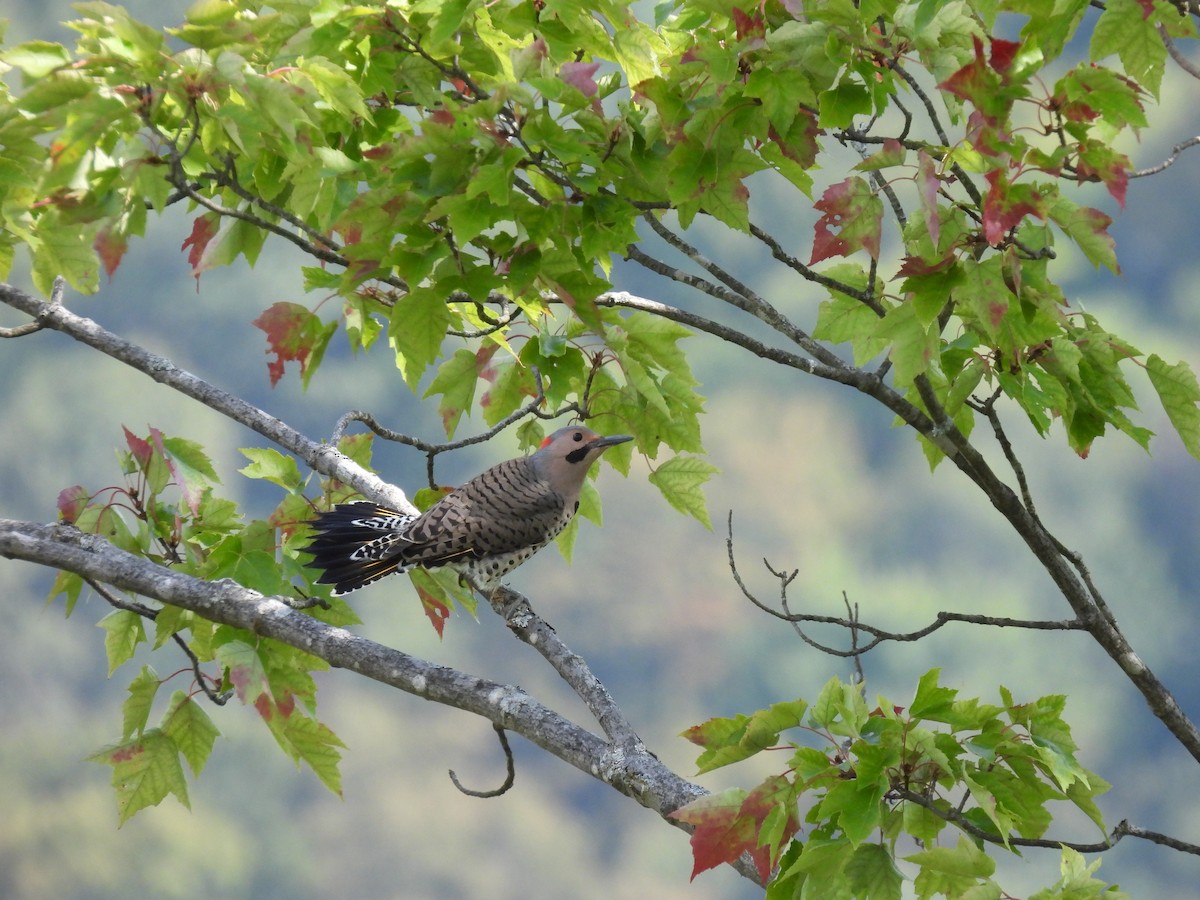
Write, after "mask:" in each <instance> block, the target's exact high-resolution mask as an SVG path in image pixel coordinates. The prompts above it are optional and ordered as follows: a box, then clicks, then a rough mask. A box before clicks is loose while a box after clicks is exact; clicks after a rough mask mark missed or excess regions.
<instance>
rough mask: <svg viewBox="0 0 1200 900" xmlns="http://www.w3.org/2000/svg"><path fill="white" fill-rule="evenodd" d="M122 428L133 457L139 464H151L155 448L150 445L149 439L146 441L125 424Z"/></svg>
mask: <svg viewBox="0 0 1200 900" xmlns="http://www.w3.org/2000/svg"><path fill="white" fill-rule="evenodd" d="M121 429H122V430H123V431H124V432H125V444H126V445H127V446H128V447H129V452H130V453H132V454H133V458H134V459H135V460H136V461H137V464H138V465H139V466H142V467H143V468H145V467H146V466H148V465H149V464H150V457H151V456H153V455H154V448H153V447H151V446H150V442H149V441H144V440H142V439H141V438H140V437H138V436H137V435H135V434H134V433H133V432H132V431H130V430H129V429H128V428H126V427H125V426H124V425H122V426H121Z"/></svg>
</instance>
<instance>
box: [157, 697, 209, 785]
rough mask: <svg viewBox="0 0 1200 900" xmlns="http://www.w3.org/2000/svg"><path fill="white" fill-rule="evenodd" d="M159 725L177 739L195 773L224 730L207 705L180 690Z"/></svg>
mask: <svg viewBox="0 0 1200 900" xmlns="http://www.w3.org/2000/svg"><path fill="white" fill-rule="evenodd" d="M159 727H161V728H162V730H163V733H164V734H166V735H167V736H168V737H170V738H171V740H172V741H174V742H175V746H176V747H177V748H178V749H179V752H180V753H181V754H183V758H184V759H186V760H187V763H188V766H189V768H191V770H192V774H193V775H199V774H200V772H201V771H202V770H203V769H204V764H205V763H206V762H207V761H208V756H209V754H210V753H211V752H212V748H213V744H214V742H215V741H216V739H217V737H218V735H220V733H221V732H219V731H218V730H217V726H216V725H214V724H213V721H212V719H210V718H209V717H208V713H206V712H205V711H204V708H203V707H202V706H201V705H200V704H199V703H197V702H196V700H195V698H194V697H190V696H188V695H187V694H185V693H184V692H183V691H176V692H175V693H174V694H172V695H171V705H170V707H169V708H168V709H167V713H166V715H164V716H163V720H162V722H161V723H160V726H159Z"/></svg>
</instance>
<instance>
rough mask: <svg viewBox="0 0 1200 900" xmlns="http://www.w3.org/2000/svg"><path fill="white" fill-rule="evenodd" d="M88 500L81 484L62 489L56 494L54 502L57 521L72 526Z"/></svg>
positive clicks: (85, 490)
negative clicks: (56, 497) (56, 510)
mask: <svg viewBox="0 0 1200 900" xmlns="http://www.w3.org/2000/svg"><path fill="white" fill-rule="evenodd" d="M90 499H91V497H90V496H89V495H88V492H87V489H86V488H84V486H83V485H82V484H73V485H71V486H70V487H67V488H63V489H62V490H61V491H59V492H58V499H57V501H56V506H57V507H58V517H59V520H60V521H62V522H63V523H65V524H67V525H74V524H75V520H76V519H78V518H79V514H80V513H82V512H83V510H84V507H86V506H87V502H88V500H90Z"/></svg>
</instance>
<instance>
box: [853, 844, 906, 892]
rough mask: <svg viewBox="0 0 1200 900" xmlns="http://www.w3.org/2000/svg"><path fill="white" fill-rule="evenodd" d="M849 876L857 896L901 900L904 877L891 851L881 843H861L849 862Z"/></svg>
mask: <svg viewBox="0 0 1200 900" xmlns="http://www.w3.org/2000/svg"><path fill="white" fill-rule="evenodd" d="M846 876H847V878H848V879H849V881H850V886H851V888H852V889H853V890H854V892H855V895H856V896H860V897H870V898H872V900H900V887H901V885H902V884H903V883H904V875H903V874H902V873H901V872H900V870H899V869H898V868H896V861H895V859H893V857H892V853H891V851H890V850H889V849H888V848H887V847H884V846H883V845H882V844H859V845H858V846H857V847H855V848H854V855H853V856H851V857H850V861H849V862H848V863H846Z"/></svg>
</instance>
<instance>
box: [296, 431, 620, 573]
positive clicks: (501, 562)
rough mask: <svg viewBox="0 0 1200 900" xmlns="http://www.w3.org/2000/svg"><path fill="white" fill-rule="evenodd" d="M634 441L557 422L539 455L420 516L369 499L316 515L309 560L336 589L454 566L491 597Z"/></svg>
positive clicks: (497, 470) (502, 466)
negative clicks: (602, 462)
mask: <svg viewBox="0 0 1200 900" xmlns="http://www.w3.org/2000/svg"><path fill="white" fill-rule="evenodd" d="M630 440H633V438H632V437H631V436H629V435H624V434H617V435H610V436H608V437H603V436H601V435H599V434H596V433H595V432H594V431H591V430H590V429H588V428H584V427H583V426H581V425H573V426H568V427H566V428H560V429H559V430H558V431H555V432H554V433H553V434H551V435H549V436H548V437H547V438H546V439H545V440H543V441H542V443H541V446H540V447H539V448H538V449H537V450H536V451H535V452H534V453H532V454H530V455H529V456H520V457H517V458H516V459H509V460H506V461H505V462H502V463H498V464H497V465H494V466H492V467H491V468H490V469H488V470H487V471H485V472H483V473H482V474H480V475H477V476H476V477H474V478H472V479H471V480H470V481H468V482H467V483H466V484H464V485H463V486H462V487H459V488H456V489H455V490H453V491H451V492H450V493H449V494H447V495H446V496H444V497H442V498H441V499H440V500H438V501H437V503H435V504H434V505H433V506H431V507H430V508H429V509H427V510H426V511H425V512H423V513H421V514H420V515H412V514H409V513H403V512H399V511H397V510H394V509H389V508H388V507H386V506H381V505H379V504H376V503H371V502H369V501H359V502H356V503H342V504H338V505H337V506H335V507H334V508H333V509H331V510H329V511H328V512H323V513H320V514H318V515H317V517H316V518H315V519H313V520H312V522H311V525H312V527H313V528H314V529H315V530H316V536H315V538H314V539H313V540H312V542H311V543H310V544H309V545H308V547H307V548H306V550H307V552H308V553H311V554H312V556H313V558H312V560H311V562H309V563H307V565H309V566H311V567H312V568H315V569H319V570H321V573H322V574H321V575H320V577H318V578H317V583H318V584H331V585H333V592H334V594H339V595H340V594H345V593H348V592H350V591H354V590H358V589H359V588H361V587H363V586H365V585H368V584H371V583H372V582H375V581H378V580H379V579H380V578H383V577H384V576H385V575H390V574H392V573H393V572H405V571H407V570H408V569H410V568H412V567H413V566H422V567H425V568H436V567H438V566H450V567H451V568H452V569H454V570H455V571H456V572H458V574H459V576H460V577H462V578H464V579H465V580H466V581H467V582H468V583H470V584H471V585H473V586H474V587H475V588H476V589H477V590H479V591H481V592H483V593H485V594H491V593H492V592H493V591H494V590H495V589H496V588H497V587H499V585H500V579H501V578H503V577H504V576H505V575H507V574H508V573H509V572H511V571H512V570H513V569H515V568H516V567H517V566H519V565H521V563H523V562H525V561H526V560H528V559H529V558H530V557H531V556H533V554H534V553H536V552H537V551H538V550H540V549H541V548H542V547H544V546H545V545H546V544H548V543H550V541H552V540H553V539H554V538H555V537H556V536H557V535H558V534H559V533H560V532H561V531H562V530H563V529H564V528H566V527H567V524H568V523H569V522H570V521H571V519H572V518H573V517H574V515H575V513H576V512H577V511H578V510H579V492H580V490H581V489H582V487H583V479H584V478H585V477H586V476H587V473H588V469H590V468H591V465H592V463H593V462H595V461H596V460H597V459H598V458H599V457H600V454H602V453H603V452H604V451H605V450H607V449H608V448H609V447H613V446H615V445H617V444H623V443H624V442H625V441H630Z"/></svg>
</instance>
